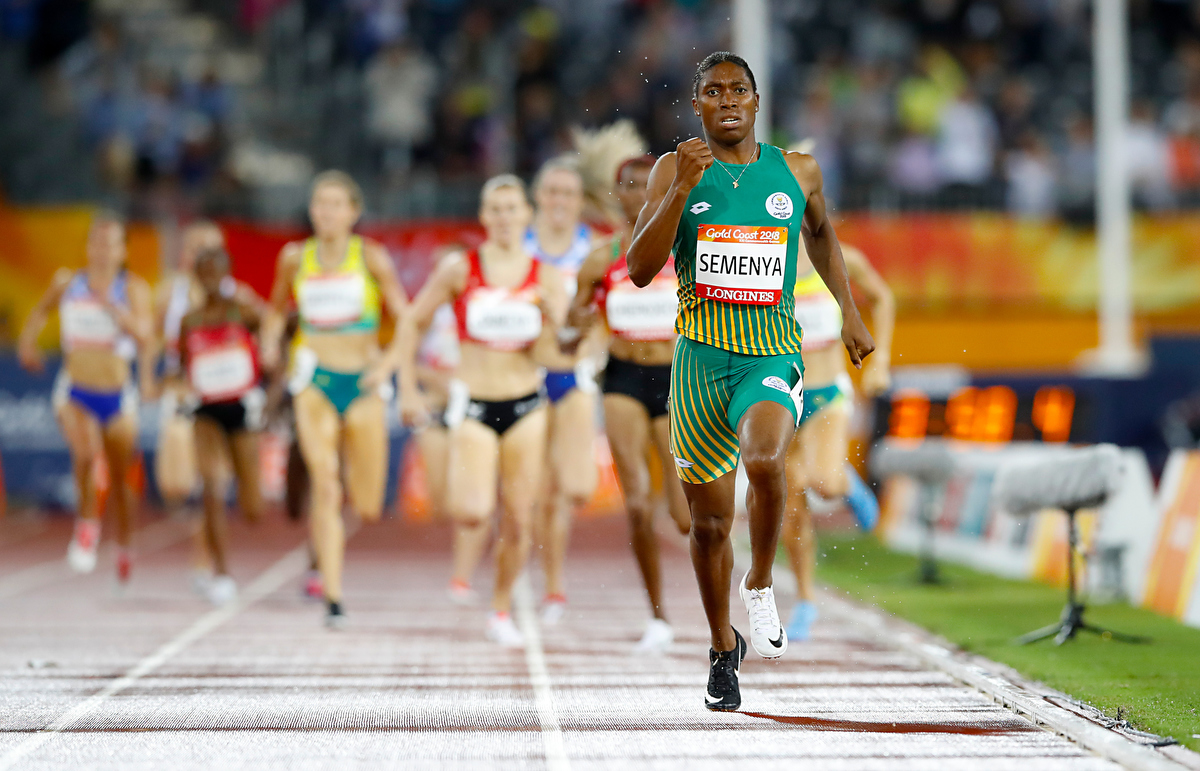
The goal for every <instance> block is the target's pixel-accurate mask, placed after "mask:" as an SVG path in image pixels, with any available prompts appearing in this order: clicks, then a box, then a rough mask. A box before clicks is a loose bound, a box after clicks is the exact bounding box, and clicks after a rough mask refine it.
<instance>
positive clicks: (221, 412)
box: [179, 248, 266, 605]
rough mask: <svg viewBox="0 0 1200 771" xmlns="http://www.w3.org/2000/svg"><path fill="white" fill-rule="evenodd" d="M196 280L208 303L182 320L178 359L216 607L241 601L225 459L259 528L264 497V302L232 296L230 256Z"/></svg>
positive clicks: (199, 264) (199, 263) (210, 257)
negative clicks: (229, 549) (230, 556)
mask: <svg viewBox="0 0 1200 771" xmlns="http://www.w3.org/2000/svg"><path fill="white" fill-rule="evenodd" d="M195 277H196V281H197V283H198V284H199V286H200V288H201V291H202V293H203V294H202V297H201V299H200V302H199V303H198V304H197V307H196V309H195V310H193V311H191V312H190V313H188V314H187V315H186V316H184V317H183V318H182V319H181V320H180V324H179V359H180V364H181V366H182V369H183V372H184V373H185V376H186V378H187V384H188V393H189V395H190V398H189V401H190V400H191V399H194V400H195V401H196V402H198V404H195V406H194V409H193V410H192V415H193V417H194V419H195V425H194V428H193V432H194V434H195V437H196V459H197V465H198V468H199V471H200V479H201V480H202V482H203V487H204V534H205V542H206V544H207V546H208V553H209V555H210V556H211V558H212V563H213V573H214V575H213V578H212V579H211V580H210V581H208V582H207V584H206V586H205V593H206V595H207V596H208V599H209V601H210V602H212V603H213V604H214V605H224V604H226V603H228V602H231V601H232V600H233V599H234V598H235V597H237V584H236V583H235V582H234V580H233V578H231V577H230V575H229V566H228V563H227V559H226V540H227V536H226V530H227V522H226V520H227V516H226V513H225V477H226V474H225V469H224V463H223V462H222V461H223V459H224V458H226V457H228V458H231V459H232V460H233V471H234V476H235V477H236V478H237V493H238V504H239V506H240V507H241V510H242V516H244V517H246V519H248V520H250V521H251V522H257V521H258V518H259V514H260V512H261V510H262V496H261V495H260V494H259V464H258V437H259V430H260V429H261V428H262V419H263V407H264V405H265V402H266V395H265V394H264V393H263V390H262V388H260V387H259V368H258V352H257V344H256V341H255V339H254V337H253V335H254V334H255V333H256V332H257V331H258V326H259V322H260V320H261V318H262V303H261V302H246V301H245V300H244V299H242V298H241V297H239V296H237V295H236V294H234V293H231V292H229V291H228V287H229V279H230V275H229V255H227V254H226V253H225V251H224V250H223V249H219V248H218V249H210V250H207V251H204V252H201V253H200V255H199V256H198V257H197V258H196V262H195Z"/></svg>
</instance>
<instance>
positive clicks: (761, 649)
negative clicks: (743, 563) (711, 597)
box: [738, 572, 788, 659]
mask: <svg viewBox="0 0 1200 771" xmlns="http://www.w3.org/2000/svg"><path fill="white" fill-rule="evenodd" d="M749 575H750V573H749V572H747V573H746V575H744V576H742V583H741V586H739V587H738V593H739V594H740V595H741V596H742V602H743V603H745V604H746V613H747V614H749V616H750V644H751V645H753V646H754V650H755V651H756V652H757V653H758V655H759V656H762V657H763V658H764V659H777V658H779V657H780V656H782V655H783V653H784V651H786V650H787V644H788V638H787V632H785V631H783V625H782V624H780V623H779V609H778V608H776V607H775V591H774V590H773V589H772V588H771V587H769V586H768V587H766V588H765V589H747V588H746V578H747V577H748V576H749Z"/></svg>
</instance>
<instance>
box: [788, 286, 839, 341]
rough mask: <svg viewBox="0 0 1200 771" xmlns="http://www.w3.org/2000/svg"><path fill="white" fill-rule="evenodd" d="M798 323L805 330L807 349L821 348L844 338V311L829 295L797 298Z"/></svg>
mask: <svg viewBox="0 0 1200 771" xmlns="http://www.w3.org/2000/svg"><path fill="white" fill-rule="evenodd" d="M796 321H798V322H800V328H801V329H803V330H804V347H805V348H820V347H821V346H825V345H829V344H830V343H832V342H834V341H836V340H840V339H841V337H842V309H841V308H839V307H838V304H837V300H834V299H833V298H832V297H830V296H828V295H817V296H815V297H797V298H796Z"/></svg>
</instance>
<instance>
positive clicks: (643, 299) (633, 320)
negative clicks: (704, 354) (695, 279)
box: [606, 286, 679, 340]
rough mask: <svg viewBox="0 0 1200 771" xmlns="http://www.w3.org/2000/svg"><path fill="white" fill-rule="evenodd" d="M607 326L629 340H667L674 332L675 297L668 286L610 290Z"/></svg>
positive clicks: (677, 308)
mask: <svg viewBox="0 0 1200 771" xmlns="http://www.w3.org/2000/svg"><path fill="white" fill-rule="evenodd" d="M606 307H607V308H608V326H609V328H610V329H612V331H613V332H614V333H616V334H618V335H621V336H622V337H626V338H629V339H631V340H670V339H671V338H672V337H673V336H674V335H675V317H676V316H677V315H678V313H679V298H678V297H676V295H675V292H673V291H672V290H671V289H670V288H669V287H665V286H664V287H661V288H657V289H656V288H654V287H650V288H647V289H640V290H620V289H617V290H614V291H612V292H609V295H608V299H607V300H606Z"/></svg>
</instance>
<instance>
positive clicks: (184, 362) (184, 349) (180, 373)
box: [168, 311, 196, 386]
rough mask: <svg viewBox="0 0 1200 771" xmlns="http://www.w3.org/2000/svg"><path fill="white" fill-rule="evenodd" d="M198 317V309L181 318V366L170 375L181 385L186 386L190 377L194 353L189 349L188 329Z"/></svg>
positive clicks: (172, 380)
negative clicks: (189, 366) (190, 364)
mask: <svg viewBox="0 0 1200 771" xmlns="http://www.w3.org/2000/svg"><path fill="white" fill-rule="evenodd" d="M195 319H196V311H192V312H190V313H187V314H184V317H183V318H182V319H180V320H179V368H178V369H177V370H176V371H175V373H174V374H172V375H169V376H168V377H169V378H170V380H171V382H173V383H175V384H176V385H179V386H186V385H187V379H188V374H187V373H188V362H190V361H191V358H192V354H191V351H189V350H188V344H187V339H188V330H190V329H191V328H192V324H193V323H194V322H195Z"/></svg>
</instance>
